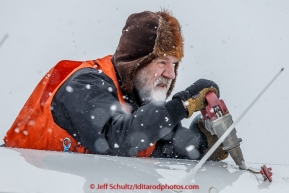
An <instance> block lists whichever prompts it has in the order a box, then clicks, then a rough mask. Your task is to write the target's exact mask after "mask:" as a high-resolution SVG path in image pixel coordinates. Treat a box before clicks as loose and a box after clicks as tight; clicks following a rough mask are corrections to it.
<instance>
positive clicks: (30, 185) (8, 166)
mask: <svg viewBox="0 0 289 193" xmlns="http://www.w3.org/2000/svg"><path fill="white" fill-rule="evenodd" d="M196 164H197V161H192V160H181V159H179V160H178V159H164V158H163V159H156V158H128V157H117V156H104V155H91V154H75V153H62V152H53V151H39V150H29V149H17V148H4V147H2V148H0V192H31V193H32V192H70V193H71V192H87V193H92V192H131V193H132V192H160V191H162V192H174V190H177V191H178V189H179V188H181V187H179V185H178V182H179V181H180V180H181V179H182V178H183V177H184V176H185V175H187V173H189V171H190V170H191V169H193V168H194V166H195V165H196ZM246 165H247V166H248V167H251V168H254V170H256V171H260V170H261V166H263V165H264V163H246ZM266 165H267V167H271V168H272V173H273V176H272V182H269V181H268V180H266V181H264V179H263V177H262V175H261V174H254V173H251V172H249V171H242V170H239V169H238V167H237V166H236V165H235V164H234V163H233V162H211V161H208V162H206V163H205V164H204V165H203V166H202V167H201V169H200V170H199V171H198V172H197V174H196V176H195V178H194V179H192V181H191V184H188V185H187V186H186V187H183V188H186V190H184V189H183V190H184V192H221V193H232V192H234V193H244V192H258V193H267V192H278V193H281V192H284V193H285V192H286V193H288V192H289V165H278V164H266Z"/></svg>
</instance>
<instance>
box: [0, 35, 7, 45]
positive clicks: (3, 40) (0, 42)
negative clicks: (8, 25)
mask: <svg viewBox="0 0 289 193" xmlns="http://www.w3.org/2000/svg"><path fill="white" fill-rule="evenodd" d="M7 38H8V34H5V35H4V37H3V38H2V40H1V41H0V47H1V46H2V44H3V43H4V42H5V40H6V39H7Z"/></svg>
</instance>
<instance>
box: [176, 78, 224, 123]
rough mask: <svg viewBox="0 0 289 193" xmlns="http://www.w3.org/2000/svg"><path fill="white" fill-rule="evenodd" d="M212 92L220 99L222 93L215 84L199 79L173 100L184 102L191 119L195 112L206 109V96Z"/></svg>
mask: <svg viewBox="0 0 289 193" xmlns="http://www.w3.org/2000/svg"><path fill="white" fill-rule="evenodd" d="M210 91H213V92H215V93H216V95H217V96H218V98H219V96H220V91H219V87H218V85H217V84H216V83H215V82H213V81H211V80H206V79H199V80H198V81H196V82H195V83H194V84H192V85H191V86H189V87H188V88H186V90H184V91H181V92H179V93H177V94H175V95H174V96H173V98H180V99H181V100H182V101H183V104H184V106H185V108H186V109H187V113H188V116H187V118H190V117H191V116H192V114H193V113H194V112H196V111H199V110H201V109H203V108H205V106H206V101H205V95H206V94H207V93H208V92H210Z"/></svg>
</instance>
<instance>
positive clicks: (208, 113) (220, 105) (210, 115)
mask: <svg viewBox="0 0 289 193" xmlns="http://www.w3.org/2000/svg"><path fill="white" fill-rule="evenodd" d="M205 98H206V101H207V103H208V105H207V106H206V108H205V109H204V110H201V113H202V115H203V119H205V120H206V119H211V120H215V119H217V118H218V117H219V116H222V115H226V114H228V113H229V111H228V109H227V107H226V105H225V103H224V101H223V100H219V99H218V97H217V96H216V94H215V93H214V92H208V93H207V94H206V96H205ZM218 113H221V115H219V114H218Z"/></svg>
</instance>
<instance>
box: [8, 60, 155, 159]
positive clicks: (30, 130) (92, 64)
mask: <svg viewBox="0 0 289 193" xmlns="http://www.w3.org/2000/svg"><path fill="white" fill-rule="evenodd" d="M81 68H95V69H98V70H102V71H103V73H105V74H106V75H107V76H109V77H110V78H111V79H112V80H113V82H114V84H115V86H116V89H117V94H118V99H119V102H120V103H121V105H122V106H124V99H123V96H122V92H121V89H120V86H119V83H118V80H117V77H116V74H115V70H114V66H113V64H112V63H111V56H106V57H104V58H101V59H97V60H96V61H92V60H89V61H86V62H79V61H68V60H63V61H60V62H59V63H58V64H56V65H55V66H54V67H53V68H52V69H51V70H50V71H49V72H48V73H47V74H46V75H45V76H44V78H42V80H41V81H40V82H39V83H38V85H37V86H36V88H35V89H34V91H33V92H32V94H31V95H30V97H29V98H28V100H27V101H26V103H25V105H24V107H23V108H22V109H21V111H20V113H19V115H18V116H17V118H16V120H15V121H14V123H13V125H12V126H11V128H10V129H9V130H8V132H7V134H6V136H5V138H4V142H5V146H6V147H18V148H29V149H39V150H53V151H63V150H64V147H63V140H64V139H65V138H69V139H70V140H71V147H70V148H69V151H72V152H78V153H89V152H88V150H87V149H86V148H85V147H83V146H81V145H79V144H78V142H77V141H76V140H75V139H74V138H73V137H72V136H71V135H70V134H69V133H68V132H67V131H65V130H64V129H62V128H61V127H59V126H58V125H57V124H56V123H55V122H54V120H53V116H52V113H51V109H50V108H51V107H50V106H51V102H52V99H53V97H54V95H55V93H56V92H57V90H58V89H59V87H60V86H61V85H62V84H63V83H64V82H65V81H66V80H67V79H68V78H69V77H70V76H71V75H72V74H73V73H74V72H76V71H77V70H79V69H81ZM154 148H155V144H154V145H153V146H150V147H148V148H147V149H145V150H143V151H141V152H139V153H138V154H137V156H139V157H148V156H150V155H151V153H152V152H153V150H154Z"/></svg>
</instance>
